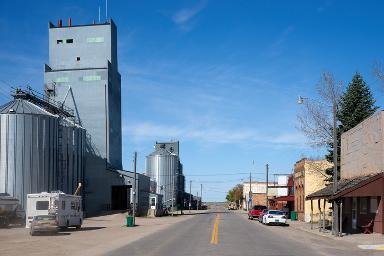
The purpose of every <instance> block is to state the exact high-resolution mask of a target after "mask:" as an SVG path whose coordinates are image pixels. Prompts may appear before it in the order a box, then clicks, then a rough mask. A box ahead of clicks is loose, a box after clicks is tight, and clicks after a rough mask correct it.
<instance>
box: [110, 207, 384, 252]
mask: <svg viewBox="0 0 384 256" xmlns="http://www.w3.org/2000/svg"><path fill="white" fill-rule="evenodd" d="M108 255H130V256H131V255H132V256H138V255H145V256H152V255H153V256H163V255H164V256H165V255H167V256H173V255H175V256H187V255H188V256H192V255H193V256H195V255H197V256H202V255H211V256H226V255H231V256H232V255H242V256H247V255H249V256H251V255H252V256H256V255H268V256H272V255H273V256H278V255H279V256H282V255H295V256H301V255H302V256H308V255H310V256H317V255H348V256H352V255H375V254H368V252H366V251H361V250H360V249H358V248H357V247H354V246H351V244H346V243H345V244H344V243H342V242H340V241H338V242H337V241H334V240H332V239H329V238H325V237H319V236H317V235H313V234H309V233H306V232H298V231H297V232H294V231H293V230H292V229H291V228H289V227H276V226H264V225H262V224H260V223H257V222H256V221H250V220H248V219H247V217H246V215H244V214H240V213H235V212H229V211H225V210H221V211H211V212H209V213H206V214H200V215H196V216H195V217H193V218H192V219H189V220H187V221H183V222H180V223H177V224H175V225H173V226H171V227H170V228H168V229H166V230H163V231H161V232H159V233H154V234H152V235H150V236H147V237H145V238H143V239H141V240H138V241H136V242H133V243H131V244H129V245H127V246H125V247H122V248H119V249H117V250H115V251H112V252H110V253H109V254H108ZM376 255H382V254H376Z"/></svg>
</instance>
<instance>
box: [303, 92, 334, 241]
mask: <svg viewBox="0 0 384 256" xmlns="http://www.w3.org/2000/svg"><path fill="white" fill-rule="evenodd" d="M307 99H308V98H303V97H300V96H299V98H298V100H297V103H298V104H303V103H304V101H305V100H307ZM332 117H333V122H332V130H333V133H332V136H333V143H332V144H333V184H332V192H333V194H336V192H337V185H338V184H337V183H338V180H337V179H338V170H337V166H338V160H337V150H338V143H337V102H336V99H335V98H333V99H332ZM338 216H339V207H338V205H337V203H336V200H333V202H332V233H333V234H334V235H335V236H338V235H339V224H338V222H339V218H338Z"/></svg>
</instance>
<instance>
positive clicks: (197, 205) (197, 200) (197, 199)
mask: <svg viewBox="0 0 384 256" xmlns="http://www.w3.org/2000/svg"><path fill="white" fill-rule="evenodd" d="M196 194H197V196H196V210H199V191H197V193H196Z"/></svg>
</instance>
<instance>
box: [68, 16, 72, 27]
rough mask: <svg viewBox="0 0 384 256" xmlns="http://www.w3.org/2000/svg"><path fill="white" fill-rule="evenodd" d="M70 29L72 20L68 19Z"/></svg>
mask: <svg viewBox="0 0 384 256" xmlns="http://www.w3.org/2000/svg"><path fill="white" fill-rule="evenodd" d="M68 27H72V18H69V19H68Z"/></svg>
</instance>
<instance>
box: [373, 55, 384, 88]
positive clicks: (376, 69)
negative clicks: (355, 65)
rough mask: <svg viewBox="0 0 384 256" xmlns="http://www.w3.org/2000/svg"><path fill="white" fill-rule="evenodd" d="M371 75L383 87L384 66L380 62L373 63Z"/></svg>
mask: <svg viewBox="0 0 384 256" xmlns="http://www.w3.org/2000/svg"><path fill="white" fill-rule="evenodd" d="M373 75H374V76H375V77H376V78H377V79H379V80H380V81H381V82H382V84H383V85H384V65H383V63H382V62H380V61H378V60H377V61H375V63H374V64H373Z"/></svg>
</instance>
